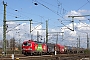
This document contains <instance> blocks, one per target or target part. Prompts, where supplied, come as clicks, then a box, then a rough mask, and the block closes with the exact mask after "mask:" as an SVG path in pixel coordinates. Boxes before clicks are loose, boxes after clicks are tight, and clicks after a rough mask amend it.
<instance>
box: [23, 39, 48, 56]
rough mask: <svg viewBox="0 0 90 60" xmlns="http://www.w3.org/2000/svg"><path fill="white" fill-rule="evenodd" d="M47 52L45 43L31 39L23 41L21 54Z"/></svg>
mask: <svg viewBox="0 0 90 60" xmlns="http://www.w3.org/2000/svg"><path fill="white" fill-rule="evenodd" d="M42 53H47V45H46V44H45V43H42V42H37V41H33V40H28V41H24V42H23V44H22V54H24V55H35V54H42Z"/></svg>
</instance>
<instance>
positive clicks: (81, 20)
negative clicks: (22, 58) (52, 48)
mask: <svg viewBox="0 0 90 60" xmlns="http://www.w3.org/2000/svg"><path fill="white" fill-rule="evenodd" d="M3 1H4V3H5V4H7V6H6V20H7V21H8V20H31V19H32V23H33V24H32V28H31V30H32V32H31V33H30V22H29V21H14V22H13V21H12V22H6V23H7V25H8V28H7V31H6V32H7V39H10V38H12V37H15V38H16V40H17V41H18V40H19V39H21V41H24V40H28V39H31V35H33V39H34V40H36V39H37V38H36V37H37V31H39V35H40V36H39V40H40V41H44V38H45V35H46V30H45V29H46V20H47V21H48V33H49V37H48V39H49V42H51V43H56V40H57V33H55V32H64V33H63V34H62V33H58V43H60V44H62V45H69V46H75V47H76V46H77V43H78V40H77V38H80V47H84V48H86V47H87V35H88V37H89V38H90V32H89V31H90V21H89V20H88V19H90V16H86V15H90V8H89V6H90V0H81V1H80V0H0V40H2V39H3V16H4V15H3V12H4V11H3V10H4V8H3V7H4V6H3ZM35 3H36V5H35ZM68 16H84V17H74V19H73V20H74V26H73V24H72V17H68ZM73 28H74V31H72V30H73ZM50 32H53V33H50ZM89 40H90V39H89Z"/></svg>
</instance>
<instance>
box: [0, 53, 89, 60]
mask: <svg viewBox="0 0 90 60" xmlns="http://www.w3.org/2000/svg"><path fill="white" fill-rule="evenodd" d="M10 56H11V55H8V56H7V57H0V60H80V59H81V60H90V54H58V55H42V56H25V55H22V54H17V55H15V58H14V59H12V58H11V57H10Z"/></svg>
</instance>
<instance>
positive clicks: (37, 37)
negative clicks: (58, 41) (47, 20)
mask: <svg viewBox="0 0 90 60" xmlns="http://www.w3.org/2000/svg"><path fill="white" fill-rule="evenodd" d="M37 42H39V32H38V31H37Z"/></svg>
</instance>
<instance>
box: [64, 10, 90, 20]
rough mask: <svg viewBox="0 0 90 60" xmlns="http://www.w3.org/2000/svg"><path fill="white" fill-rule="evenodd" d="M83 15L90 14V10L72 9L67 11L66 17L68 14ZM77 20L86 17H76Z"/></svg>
mask: <svg viewBox="0 0 90 60" xmlns="http://www.w3.org/2000/svg"><path fill="white" fill-rule="evenodd" d="M82 15H90V10H78V11H75V10H71V11H70V12H68V13H67V15H66V17H68V16H82ZM74 19H76V20H85V19H86V18H85V17H74Z"/></svg>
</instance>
